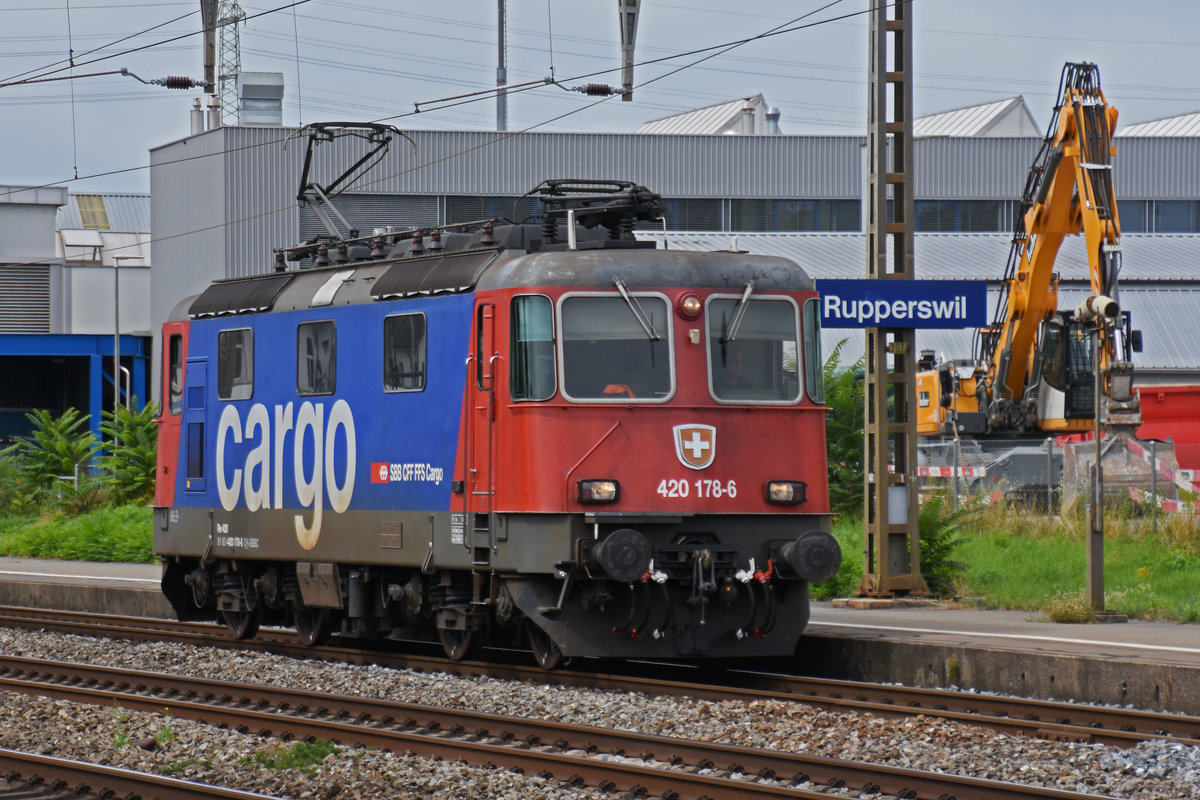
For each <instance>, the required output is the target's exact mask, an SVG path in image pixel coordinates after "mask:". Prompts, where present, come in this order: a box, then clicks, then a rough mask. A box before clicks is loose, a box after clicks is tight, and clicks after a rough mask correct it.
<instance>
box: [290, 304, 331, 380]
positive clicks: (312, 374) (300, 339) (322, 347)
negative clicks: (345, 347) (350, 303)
mask: <svg viewBox="0 0 1200 800" xmlns="http://www.w3.org/2000/svg"><path fill="white" fill-rule="evenodd" d="M336 388H337V329H336V328H335V327H334V324H333V322H332V321H329V320H326V321H324V322H305V323H302V324H301V325H300V326H299V327H298V328H297V332H296V391H297V392H298V393H299V394H302V395H305V394H332V393H333V391H334V389H336Z"/></svg>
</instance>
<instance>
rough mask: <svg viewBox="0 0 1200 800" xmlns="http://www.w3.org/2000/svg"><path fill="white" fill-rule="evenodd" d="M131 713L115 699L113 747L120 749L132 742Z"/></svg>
mask: <svg viewBox="0 0 1200 800" xmlns="http://www.w3.org/2000/svg"><path fill="white" fill-rule="evenodd" d="M128 725H129V715H128V714H126V713H125V709H123V708H121V705H120V704H119V703H118V702H117V701H116V700H114V701H113V738H112V743H113V747H115V748H117V749H118V750H119V749H121V748H122V747H126V746H128V745H129V744H130V741H131V740H130V738H129V728H128Z"/></svg>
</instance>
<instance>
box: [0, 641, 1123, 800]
mask: <svg viewBox="0 0 1200 800" xmlns="http://www.w3.org/2000/svg"><path fill="white" fill-rule="evenodd" d="M0 689H3V690H7V691H13V692H23V693H27V694H35V695H41V696H48V697H52V698H55V699H59V700H67V701H70V702H75V703H90V704H95V705H117V706H120V707H121V708H122V709H128V710H137V711H146V712H151V713H159V712H161V711H162V709H163V708H164V705H166V706H168V707H169V709H170V714H171V715H172V716H173V717H178V718H184V719H190V720H196V721H200V722H205V723H209V724H213V725H220V726H227V727H229V728H233V729H236V730H239V731H243V732H249V731H254V732H257V733H259V734H260V735H269V736H276V737H281V738H283V739H321V740H326V741H334V742H338V743H342V744H349V745H354V746H361V747H369V748H375V749H379V750H386V751H390V752H396V753H411V754H415V755H419V756H424V757H428V758H443V759H447V760H463V761H466V762H468V763H473V764H489V765H496V766H501V767H505V768H509V769H513V770H518V771H523V772H526V773H539V774H543V775H546V776H553V777H554V778H555V779H557V780H560V781H564V782H566V783H571V784H575V785H583V786H588V787H597V788H600V789H604V790H609V791H622V792H630V793H633V794H635V795H647V796H654V797H660V796H661V797H674V798H700V797H709V798H712V799H713V800H725V799H726V798H728V799H729V800H734V798H753V797H763V798H768V797H769V798H774V797H781V798H782V797H788V798H824V797H828V796H829V795H828V793H827V789H828V788H830V787H833V788H846V789H857V790H860V791H862V792H864V793H881V794H883V795H891V796H895V797H906V798H918V799H921V798H931V799H932V798H956V800H984V798H992V799H994V800H1007V799H1008V798H1013V799H1014V800H1015V798H1029V797H1034V798H1061V799H1062V800H1068V798H1070V799H1073V800H1083V799H1084V798H1097V797H1102V796H1101V795H1094V794H1086V793H1079V792H1069V791H1062V790H1057V789H1050V788H1042V787H1035V786H1027V785H1013V784H1009V783H1003V782H999V781H993V780H985V779H978V778H968V777H963V776H958V775H948V774H942V773H932V772H922V771H918V770H912V769H905V768H902V767H894V766H884V765H878V764H868V763H862V762H852V761H841V760H836V759H830V758H822V757H815V756H808V755H803V754H796V753H786V752H780V751H772V750H769V749H760V748H751V747H742V746H734V745H724V744H719V743H711V742H695V741H689V740H685V739H679V738H672V737H664V736H655V735H647V734H639V733H635V732H630V731H613V730H607V729H602V728H596V727H591V726H583V725H574V724H569V723H561V722H554V721H547V720H532V719H523V718H516V717H506V716H499V715H495V714H486V713H480V712H475V711H471V710H464V709H446V708H437V707H432V706H424V705H416V704H408V703H396V702H392V701H379V700H372V699H364V698H357V697H345V696H339V695H330V694H323V693H318V692H308V691H297V690H295V689H290V688H280V687H270V686H263V685H260V684H245V683H229V682H222V681H211V680H202V679H196V678H189V677H183V676H176V675H166V674H161V673H153V672H143V671H133V670H124V669H115V668H110V667H96V666H86V665H76V664H62V663H56V662H50V661H40V660H35V659H23V658H4V659H0ZM54 766H55V765H54V764H52V763H45V764H41V765H40V768H41V769H42V770H43V771H44V772H45V773H47V774H49V775H51V776H53V777H52V778H51V779H52V780H55V781H60V782H63V785H68V784H69V783H70V782H71V781H83V782H84V783H86V784H87V785H89V786H93V785H95V784H94V783H88V782H87V781H86V780H84V779H81V778H76V777H70V778H65V777H60V776H59V775H58V773H56V772H55V771H54ZM27 769H28V768H27ZM91 780H101V778H93V779H91ZM175 783H179V782H169V784H168V788H170V789H171V790H172V791H173V790H174V789H175V788H177V787H175V785H174V784H175ZM139 794H142V795H143V796H156V793H150V794H147V793H145V792H144V791H143V792H139ZM161 796H164V797H175V796H179V795H174V794H161ZM208 796H238V797H248V796H254V795H247V794H245V793H242V794H238V795H219V794H218V795H208Z"/></svg>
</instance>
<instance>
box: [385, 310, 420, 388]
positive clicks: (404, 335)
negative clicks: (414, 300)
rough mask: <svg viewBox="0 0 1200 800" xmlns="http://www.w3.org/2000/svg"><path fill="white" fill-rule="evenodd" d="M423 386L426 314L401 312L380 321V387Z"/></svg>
mask: <svg viewBox="0 0 1200 800" xmlns="http://www.w3.org/2000/svg"><path fill="white" fill-rule="evenodd" d="M424 389H425V315H424V314H400V315H398V316H394V317H387V318H386V319H384V321H383V390H384V391H385V392H420V391H424Z"/></svg>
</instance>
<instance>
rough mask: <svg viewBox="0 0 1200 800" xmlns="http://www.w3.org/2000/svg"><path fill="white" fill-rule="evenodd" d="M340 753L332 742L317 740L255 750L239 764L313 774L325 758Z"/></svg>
mask: <svg viewBox="0 0 1200 800" xmlns="http://www.w3.org/2000/svg"><path fill="white" fill-rule="evenodd" d="M340 751H341V748H340V747H338V746H337V745H335V744H333V743H332V742H326V741H321V740H317V741H315V742H293V743H292V744H291V745H286V746H285V745H281V744H280V745H271V746H270V747H267V748H264V749H262V750H256V751H255V752H254V755H252V756H244V757H243V758H242V759H241V763H242V764H244V765H246V766H254V765H259V766H263V767H266V768H268V769H292V768H296V769H299V770H300V771H301V772H304V773H310V772H314V771H315V769H314V767H315V765H317V764H320V763H321V762H322V761H324V760H325V758H326V757H327V756H329V755H332V754H334V753H338V752H340Z"/></svg>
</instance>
